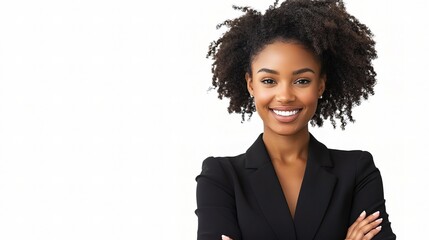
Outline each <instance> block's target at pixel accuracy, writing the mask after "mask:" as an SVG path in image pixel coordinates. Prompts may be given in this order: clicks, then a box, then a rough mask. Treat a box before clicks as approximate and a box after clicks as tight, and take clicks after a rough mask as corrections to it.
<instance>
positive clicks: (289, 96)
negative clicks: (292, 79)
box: [276, 85, 296, 103]
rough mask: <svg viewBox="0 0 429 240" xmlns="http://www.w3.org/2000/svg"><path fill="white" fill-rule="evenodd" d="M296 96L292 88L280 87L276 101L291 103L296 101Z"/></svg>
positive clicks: (287, 86) (288, 86)
mask: <svg viewBox="0 0 429 240" xmlns="http://www.w3.org/2000/svg"><path fill="white" fill-rule="evenodd" d="M295 99H296V96H295V93H294V91H293V89H292V86H290V85H286V86H279V88H278V90H277V93H276V100H277V101H278V102H280V103H289V102H293V101H295Z"/></svg>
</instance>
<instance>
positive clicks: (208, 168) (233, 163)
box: [201, 154, 245, 176]
mask: <svg viewBox="0 0 429 240" xmlns="http://www.w3.org/2000/svg"><path fill="white" fill-rule="evenodd" d="M244 160H245V156H244V154H240V155H237V156H231V157H208V158H206V159H205V160H204V161H203V163H202V167H201V175H217V176H219V174H225V173H226V172H229V171H231V170H234V169H236V168H238V167H239V166H242V165H244Z"/></svg>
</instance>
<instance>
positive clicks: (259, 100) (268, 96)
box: [254, 91, 273, 107]
mask: <svg viewBox="0 0 429 240" xmlns="http://www.w3.org/2000/svg"><path fill="white" fill-rule="evenodd" d="M254 99H255V104H256V105H257V106H258V105H259V106H260V107H262V106H263V105H268V104H269V103H270V102H271V100H272V99H273V94H272V93H271V92H270V91H255V92H254Z"/></svg>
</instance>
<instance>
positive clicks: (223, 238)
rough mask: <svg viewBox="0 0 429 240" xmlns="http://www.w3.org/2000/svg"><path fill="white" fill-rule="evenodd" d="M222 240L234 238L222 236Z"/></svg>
mask: <svg viewBox="0 0 429 240" xmlns="http://www.w3.org/2000/svg"><path fill="white" fill-rule="evenodd" d="M222 240H232V238H230V237H228V236H225V235H222Z"/></svg>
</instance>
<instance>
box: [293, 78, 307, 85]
mask: <svg viewBox="0 0 429 240" xmlns="http://www.w3.org/2000/svg"><path fill="white" fill-rule="evenodd" d="M309 83H310V80H308V79H305V78H300V79H298V80H296V81H295V84H299V85H306V84H309Z"/></svg>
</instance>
